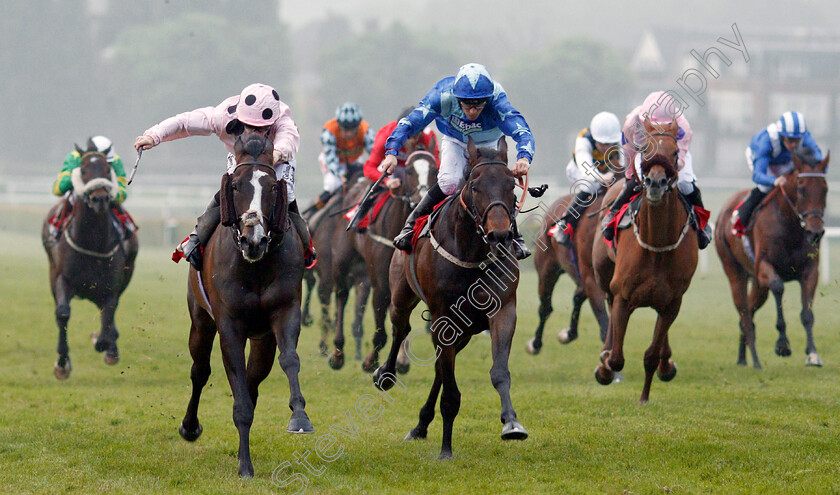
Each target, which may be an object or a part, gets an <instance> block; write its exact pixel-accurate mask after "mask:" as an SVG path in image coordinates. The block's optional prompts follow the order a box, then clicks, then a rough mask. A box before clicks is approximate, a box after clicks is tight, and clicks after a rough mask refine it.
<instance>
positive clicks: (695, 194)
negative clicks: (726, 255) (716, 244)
mask: <svg viewBox="0 0 840 495" xmlns="http://www.w3.org/2000/svg"><path fill="white" fill-rule="evenodd" d="M685 199H687V200H688V202H689V203H691V204H692V205H693V206H699V207H700V208H703V209H705V208H704V207H703V198H702V197H701V196H700V189H699V188H698V187H697V184H694V190H693V191H691V193H690V194H687V195H686V196H685ZM691 214H692V216H693V218H694V220H693V222H694V227H695V228H696V229H697V246H698V247H699V248H700V249H706V246H708V245H709V243H710V242H712V228H711V227H709V224H708V223H707V224H706V226H705V227H704V228H703V230H700V228H699V224H698V223H697V214H696V213H695V212H693V211H692V212H691Z"/></svg>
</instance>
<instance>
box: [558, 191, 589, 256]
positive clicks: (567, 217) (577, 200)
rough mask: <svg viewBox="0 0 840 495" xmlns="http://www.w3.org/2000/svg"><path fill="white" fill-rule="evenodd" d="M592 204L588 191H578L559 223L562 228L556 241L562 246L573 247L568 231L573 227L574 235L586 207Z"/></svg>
mask: <svg viewBox="0 0 840 495" xmlns="http://www.w3.org/2000/svg"><path fill="white" fill-rule="evenodd" d="M590 204H592V194H590V193H589V192H587V191H578V193H577V194H576V195H575V197H574V199H572V204H570V205H569V207H568V208H566V213H564V214H563V216H562V217H560V221H559V222H558V226H559V227H560V228H559V230H558V231H557V233H556V234H555V235H554V240H556V241H557V242H559V243H560V244H565V245H567V246H568V245H571V239H572V238H571V236H570V235H569V234H567V233H566V230H568V229H569V227H571V230H570V233H571V234H574V231H575V228H576V227H577V224H578V220H580V216H581V215H583V212H584V211H586V207H587V206H589V205H590Z"/></svg>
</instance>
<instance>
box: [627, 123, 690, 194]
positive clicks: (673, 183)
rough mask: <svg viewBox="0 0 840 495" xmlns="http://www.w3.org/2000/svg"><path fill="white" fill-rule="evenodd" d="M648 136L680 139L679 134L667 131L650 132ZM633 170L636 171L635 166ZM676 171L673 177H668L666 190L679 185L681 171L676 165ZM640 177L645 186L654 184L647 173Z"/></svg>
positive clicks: (675, 140)
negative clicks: (679, 171)
mask: <svg viewBox="0 0 840 495" xmlns="http://www.w3.org/2000/svg"><path fill="white" fill-rule="evenodd" d="M648 136H650V137H654V136H663V137H667V138H671V139H673V140H674V143H677V142H678V141H679V138H678V137H677V136H675V135H673V134H669V133H667V132H654V133H648ZM636 150H637V151H642V150H640V149H639V148H638V147H636ZM633 171H634V172H635V167H633ZM674 172H675V173H674V175H673V177H671V178H670V179H668V182H667V183H666V189H665V190H666V191H670V190H671V189H673V188H674V187H675V186H676V185H677V181H678V180H679V173H678V171H677V170H676V167H674ZM640 178H641V179H642V180H641V182H642V184H644V187H650V186H651V185H652V181H651V180H650V179H649V178H648V177H647V176H646V175H644V173H643V174H642V176H641V177H640Z"/></svg>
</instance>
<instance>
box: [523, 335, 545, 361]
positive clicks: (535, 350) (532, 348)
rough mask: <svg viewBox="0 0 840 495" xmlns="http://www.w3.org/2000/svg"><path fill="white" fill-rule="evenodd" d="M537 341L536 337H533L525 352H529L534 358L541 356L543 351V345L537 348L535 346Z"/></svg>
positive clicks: (526, 345)
mask: <svg viewBox="0 0 840 495" xmlns="http://www.w3.org/2000/svg"><path fill="white" fill-rule="evenodd" d="M536 340H537V338H536V337H532V338H531V340H529V341H528V343H526V344H525V350H526V351H527V352H528V354H531V355H533V356H536V355H537V354H539V353H540V350H541V349H542V345H540V347H536V346H535V345H534V342H536Z"/></svg>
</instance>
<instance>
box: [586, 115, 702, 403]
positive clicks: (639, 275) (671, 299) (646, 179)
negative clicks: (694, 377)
mask: <svg viewBox="0 0 840 495" xmlns="http://www.w3.org/2000/svg"><path fill="white" fill-rule="evenodd" d="M645 129H646V131H647V134H646V145H645V150H646V152H645V153H640V157H641V177H639V183H640V184H642V185H643V192H642V194H641V206H640V207H639V210H638V213H637V214H636V215H635V216H634V215H632V214H631V213H630V212H629V211H628V212H627V213H626V214H628V215H631V220H632V223H633V228H632V230H631V229H626V230H620V231H618V233H617V234H616V237H615V240H614V243H615V246H616V249H615V250H613V249H611V248H608V247H607V246H606V244H605V243H604V242H603V240H602V239H599V240H598V241H597V242H595V243H594V246H593V250H592V251H593V252H592V260H593V264H594V267H595V273H596V277H597V280H598V282H599V284H600V285H601V288H602V289H603V290H604V292H605V293H607V294H608V295H607V300H608V302H609V303H610V324H609V329H608V331H607V339H606V341H605V342H604V347H603V350H602V352H601V356H600V358H601V362H600V364H599V365H598V367H597V368H596V369H595V379H596V380H597V381H598V383H600V384H601V385H609V384H610V383H612V381H613V378H614V376H615V373H616V372H618V371H621V370H622V369H623V368H624V336H625V333H626V331H627V322H628V320H629V319H630V315H631V314H632V313H633V311H634V310H635V309H636V308H642V307H650V308H653V309H654V310H655V311H656V313H657V315H658V316H657V319H656V326H655V327H654V331H653V339H652V341H651V344H650V347H648V348H647V350H646V351H645V355H644V367H645V384H644V388H643V389H642V395H641V398H640V399H639V402H640V403H641V404H645V403H647V402H648V400H649V397H650V386H651V381H652V379H653V373H654V371H656V372H657V374H658V376H659V378H660V380H662V381H670V380H672V379H673V378H674V376H676V374H677V366H676V365H675V364H674V362H673V361H672V360H671V346H670V345H669V344H668V329H669V328H670V327H671V324H672V323H673V322H674V320H675V319H676V318H677V314H678V313H679V310H680V305H681V304H682V298H683V294H684V293H685V291H686V290H688V286H689V285H690V284H691V278H692V277H693V275H694V271H695V269H696V268H697V252H698V248H697V239H696V236H697V233H696V232H695V230H694V229H693V228H691V222H692V217H691V216H690V215H689V213H688V211H687V210H686V207H685V206H684V204H683V202H682V199H681V198H680V193H679V191H678V190H677V187H676V183H677V168H676V164H677V156H678V149H677V132H678V131H679V127H678V126H677V123H676V122H671V123H669V124H657V126H656V127H654V126H653V124H651V123H650V121H647V120H646V121H645ZM620 188H621V185H620V184H614V185H613V186H612V187H611V188H610V189H609V191H608V192H607V195H606V196H605V198H604V204H610V203H611V201H612V200H613V199H614V198H615V196H616V195H617V194H618V191H619V190H620Z"/></svg>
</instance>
